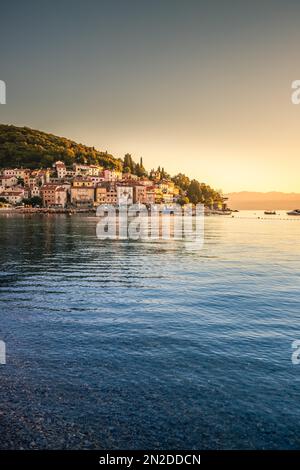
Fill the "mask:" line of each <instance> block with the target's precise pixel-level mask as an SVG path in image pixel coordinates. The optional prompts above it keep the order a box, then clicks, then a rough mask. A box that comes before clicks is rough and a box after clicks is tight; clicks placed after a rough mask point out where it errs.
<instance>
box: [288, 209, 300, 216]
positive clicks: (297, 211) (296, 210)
mask: <svg viewBox="0 0 300 470" xmlns="http://www.w3.org/2000/svg"><path fill="white" fill-rule="evenodd" d="M287 215H300V209H294V210H293V211H289V212H287Z"/></svg>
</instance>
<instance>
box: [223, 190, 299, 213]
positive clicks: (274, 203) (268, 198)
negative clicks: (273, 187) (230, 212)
mask: <svg viewBox="0 0 300 470" xmlns="http://www.w3.org/2000/svg"><path fill="white" fill-rule="evenodd" d="M226 196H227V197H228V205H229V207H230V208H232V209H241V210H243V209H244V210H252V209H254V210H255V209H257V210H276V209H278V210H285V209H286V210H290V209H297V208H300V193H283V192H279V191H270V192H266V193H263V192H254V191H253V192H252V191H241V192H234V193H228V194H227V195H226Z"/></svg>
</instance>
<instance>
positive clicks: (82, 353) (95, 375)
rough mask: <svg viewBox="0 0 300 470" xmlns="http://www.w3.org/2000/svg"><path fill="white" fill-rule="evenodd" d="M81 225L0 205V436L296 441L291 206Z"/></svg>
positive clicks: (158, 442) (53, 444)
mask: <svg viewBox="0 0 300 470" xmlns="http://www.w3.org/2000/svg"><path fill="white" fill-rule="evenodd" d="M96 225H97V218H96V217H93V216H89V215H86V214H85V215H84V214H82V215H79V214H78V215H65V214H60V215H48V216H47V215H44V214H31V215H24V214H12V213H1V214H0V340H1V341H3V342H4V343H5V347H6V364H2V365H0V400H1V401H0V448H1V449H111V450H113V449H159V450H165V449H175V450H176V449H186V450H189V449H191V450H192V449H299V448H300V406H299V400H300V364H298V363H299V362H300V361H299V360H297V349H296V346H297V340H300V217H289V216H287V214H286V212H285V211H279V212H277V214H276V215H274V216H271V215H270V216H266V215H264V213H263V212H261V211H240V212H238V213H233V214H232V215H228V216H218V215H216V216H209V217H205V225H204V244H203V246H202V247H201V248H199V250H188V249H187V247H186V245H185V243H184V242H183V241H182V240H153V241H151V242H149V241H142V240H101V239H98V238H97V236H96ZM4 343H3V344H4ZM299 345H300V341H299ZM293 358H294V359H293ZM299 358H300V354H299Z"/></svg>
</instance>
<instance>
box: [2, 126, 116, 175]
mask: <svg viewBox="0 0 300 470" xmlns="http://www.w3.org/2000/svg"><path fill="white" fill-rule="evenodd" d="M57 160H62V161H63V162H65V164H66V165H68V166H69V165H72V164H73V163H75V162H77V163H86V164H89V165H91V164H99V165H102V166H103V167H105V168H111V169H118V170H121V169H122V162H121V160H118V159H116V158H114V157H113V156H112V155H110V154H108V153H107V152H99V151H98V150H96V149H95V148H94V147H87V146H86V145H82V144H77V143H76V142H73V141H72V140H69V139H66V138H64V137H57V136H55V135H53V134H48V133H46V132H41V131H37V130H34V129H30V128H28V127H16V126H8V125H4V124H2V125H0V168H5V167H11V168H14V167H24V168H30V169H33V168H47V167H51V166H52V165H53V163H54V162H55V161H57Z"/></svg>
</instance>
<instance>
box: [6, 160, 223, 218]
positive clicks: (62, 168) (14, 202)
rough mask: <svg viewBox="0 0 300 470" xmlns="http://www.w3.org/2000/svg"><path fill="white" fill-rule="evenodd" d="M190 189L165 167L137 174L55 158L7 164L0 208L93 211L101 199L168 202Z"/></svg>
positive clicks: (214, 205) (213, 205)
mask: <svg viewBox="0 0 300 470" xmlns="http://www.w3.org/2000/svg"><path fill="white" fill-rule="evenodd" d="M189 202H190V201H189V199H188V197H187V195H186V191H183V190H182V188H180V187H179V186H177V185H176V184H175V183H174V181H172V180H171V179H170V178H167V177H164V173H163V170H162V171H161V170H160V168H159V169H158V170H151V172H150V173H149V176H148V175H143V176H137V175H135V174H133V173H131V172H130V171H128V172H122V171H119V170H117V169H107V168H104V167H102V166H100V165H88V164H82V163H73V165H72V166H71V167H67V166H66V165H65V163H64V162H63V161H56V162H55V163H54V164H53V166H52V168H46V169H26V168H13V169H10V168H4V169H2V172H1V175H0V204H1V206H2V207H13V206H14V207H20V208H32V207H35V208H48V209H51V210H57V211H59V210H66V209H74V210H78V211H80V210H91V209H93V208H95V207H97V206H99V205H100V204H110V205H116V206H119V205H121V204H134V203H140V204H144V205H146V206H150V205H152V204H162V205H169V204H173V203H180V204H182V205H183V204H186V203H189ZM208 206H210V209H215V210H225V209H226V198H222V199H221V200H220V198H219V199H218V200H217V201H214V200H211V201H210V204H208Z"/></svg>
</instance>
